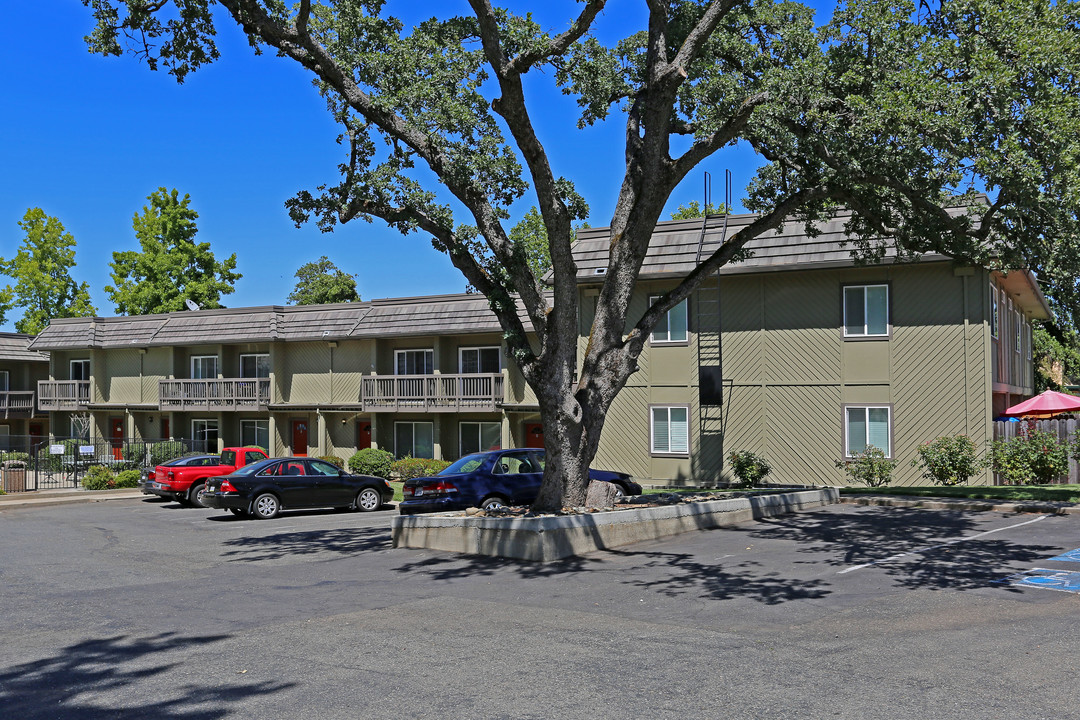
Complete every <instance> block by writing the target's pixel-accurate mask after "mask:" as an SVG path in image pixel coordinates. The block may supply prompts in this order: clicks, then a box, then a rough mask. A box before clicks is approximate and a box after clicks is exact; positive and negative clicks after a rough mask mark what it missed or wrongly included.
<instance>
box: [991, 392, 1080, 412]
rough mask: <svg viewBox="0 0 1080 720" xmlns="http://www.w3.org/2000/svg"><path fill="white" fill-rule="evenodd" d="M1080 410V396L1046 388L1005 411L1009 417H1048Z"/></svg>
mask: <svg viewBox="0 0 1080 720" xmlns="http://www.w3.org/2000/svg"><path fill="white" fill-rule="evenodd" d="M1076 410H1080V397H1076V396H1075V395H1066V394H1065V393H1059V392H1054V391H1053V390H1046V391H1045V392H1042V393H1039V394H1038V395H1036V396H1035V397H1033V398H1031V399H1030V400H1025V401H1024V402H1022V403H1019V404H1017V405H1013V406H1012V407H1011V408H1009V409H1008V410H1006V411H1005V414H1006V415H1008V416H1009V417H1034V418H1048V417H1053V416H1055V415H1060V414H1061V413H1067V412H1073V411H1076Z"/></svg>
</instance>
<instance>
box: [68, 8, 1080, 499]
mask: <svg viewBox="0 0 1080 720" xmlns="http://www.w3.org/2000/svg"><path fill="white" fill-rule="evenodd" d="M84 2H85V3H86V4H88V5H92V7H93V9H94V14H95V17H96V19H97V27H96V28H95V31H94V33H93V34H92V35H91V36H90V37H89V39H88V41H89V44H90V47H91V49H92V50H94V51H97V52H101V53H106V54H119V53H120V52H122V50H123V48H122V47H121V39H122V38H132V39H133V40H131V41H130V42H133V43H136V44H135V46H134V47H133V48H132V49H133V50H135V52H136V53H137V54H138V55H140V56H142V57H145V58H147V60H148V62H149V63H150V64H151V67H158V66H163V67H165V68H167V70H168V71H169V72H170V73H172V74H173V75H175V76H176V78H177V79H178V80H183V78H184V77H185V76H186V74H187V73H188V72H190V71H192V70H195V69H197V68H199V67H200V66H201V65H203V64H205V63H207V62H211V61H213V60H214V59H215V58H216V57H217V48H216V46H215V44H214V33H215V32H216V28H215V25H214V23H215V16H214V15H213V14H212V13H211V11H210V5H209V2H208V0H185V2H176V3H175V5H173V4H171V3H169V2H167V1H166V0H163V1H162V2H160V3H154V4H152V5H147V4H146V3H145V2H142V1H141V0H140V1H139V2H137V3H136V2H135V1H134V0H132V2H131V4H130V7H128V6H126V5H125V4H124V3H123V2H121V0H84ZM217 4H220V5H221V6H222V7H224V8H225V10H226V11H227V12H228V13H229V16H231V18H232V19H233V21H235V22H236V23H237V24H238V25H239V26H240V27H241V28H242V29H243V30H244V32H246V33H247V34H248V37H249V40H250V42H251V44H252V45H253V46H255V47H256V48H259V49H261V48H264V47H269V48H270V49H272V50H273V51H275V52H276V53H278V54H280V55H282V56H284V57H287V58H291V59H292V60H294V61H296V62H298V63H299V64H300V65H302V66H303V67H304V68H306V69H308V70H309V71H311V72H312V73H313V75H314V78H315V83H316V86H317V87H318V88H319V89H320V91H321V92H322V93H323V95H324V97H325V99H326V101H327V103H328V106H329V108H330V110H331V112H332V113H333V114H334V117H335V118H336V120H337V121H338V122H339V123H341V125H342V127H343V135H342V137H343V138H345V139H346V140H347V147H348V155H347V157H346V159H345V161H344V162H343V163H342V165H341V166H340V167H341V173H342V174H341V178H340V180H339V181H337V182H334V183H328V184H327V185H324V186H321V187H319V188H318V189H317V190H316V192H314V193H312V192H309V191H302V192H300V193H299V194H298V195H297V196H296V197H295V198H293V199H292V200H291V201H289V202H288V203H287V205H288V207H289V209H290V212H291V214H292V217H293V219H294V220H295V221H296V222H298V223H301V222H305V221H308V220H310V219H312V218H314V220H315V222H317V223H318V224H319V226H320V227H322V228H323V229H324V230H329V229H331V228H332V227H333V226H334V225H335V224H336V223H339V222H348V221H350V220H352V219H354V218H357V217H360V218H364V219H370V218H372V217H378V218H381V219H383V220H384V221H386V222H387V223H389V224H390V225H392V226H393V227H396V228H398V229H400V230H401V231H403V232H411V231H414V230H420V231H422V232H424V233H427V234H429V235H430V236H431V237H432V238H433V244H434V246H435V247H436V248H437V249H439V250H441V251H443V252H445V253H447V254H448V256H449V258H450V260H451V261H452V262H453V263H454V265H455V266H456V267H457V268H458V269H459V270H460V271H461V272H462V274H464V275H465V278H466V280H467V281H468V282H469V283H470V284H471V285H472V286H473V287H475V288H476V289H477V290H478V291H479V292H482V293H483V294H484V295H486V296H487V298H488V299H489V302H490V306H491V309H492V311H493V312H494V313H495V315H496V316H497V317H498V319H499V323H500V325H501V327H502V329H503V337H504V341H505V343H506V346H507V349H508V352H509V354H510V355H511V356H512V358H513V360H514V362H515V363H516V364H517V366H518V367H519V368H520V369H521V372H522V374H523V375H524V377H525V379H526V381H527V382H528V383H529V385H530V387H531V388H532V389H533V391H534V393H535V395H536V398H537V402H538V404H539V406H540V414H541V417H542V420H543V423H544V438H545V444H546V448H547V452H548V462H547V464H546V467H545V471H544V481H543V485H542V487H541V490H540V494H539V497H538V499H537V501H536V503H535V505H534V507H536V508H537V509H541V510H549V509H556V508H558V507H559V506H560V505H562V504H563V503H564V502H565V503H566V504H579V503H580V502H581V501H582V500H583V498H584V495H585V486H586V484H587V480H588V474H587V469H588V465H589V463H590V462H591V460H592V459H593V457H594V455H595V453H596V449H597V446H598V444H599V441H600V435H601V432H602V431H603V427H604V422H605V420H606V417H607V413H608V409H609V408H610V407H611V403H612V402H613V401H614V399H615V397H616V395H617V394H618V393H619V391H620V390H621V389H622V388H623V386H624V385H625V384H626V382H627V380H628V378H629V377H630V375H631V374H632V373H634V372H635V371H636V370H637V366H638V365H637V363H638V358H639V356H640V354H641V352H642V349H643V348H644V346H645V342H646V338H648V336H649V332H650V330H651V329H652V328H653V327H654V326H655V324H656V323H657V322H658V321H659V320H660V318H661V317H663V316H664V315H665V313H667V311H668V310H670V309H672V308H673V307H674V306H675V305H676V304H678V303H680V302H682V301H683V300H684V299H686V298H687V297H688V296H689V295H690V293H691V292H693V290H694V289H695V288H696V287H697V286H698V285H699V284H700V282H701V281H702V279H703V278H705V277H708V276H710V275H711V274H712V273H714V272H715V271H716V270H717V269H718V268H719V267H721V266H723V265H724V264H726V263H728V262H729V261H731V260H733V259H737V258H740V257H745V255H746V252H745V250H744V248H745V246H746V243H747V242H749V241H750V240H751V239H753V238H755V237H757V236H759V235H761V234H762V233H765V232H768V231H770V230H772V229H774V228H776V227H777V226H779V225H780V224H781V223H782V222H784V221H785V220H787V219H795V220H803V221H806V222H807V232H809V233H813V232H814V229H813V226H812V225H811V223H812V222H813V221H816V220H819V219H823V218H825V217H828V216H829V215H830V213H831V211H832V210H834V209H835V208H836V207H837V206H838V205H845V206H847V207H849V208H851V210H852V211H853V216H852V219H851V221H850V222H849V223H848V224H847V227H846V231H847V232H848V233H849V235H850V237H851V238H852V248H853V250H854V251H855V252H856V253H857V254H859V255H860V257H862V258H864V259H866V260H870V261H872V260H876V259H880V258H882V257H884V256H885V254H886V252H889V251H892V250H894V249H895V252H896V254H897V256H898V257H899V258H900V259H908V258H911V257H913V256H915V255H917V254H919V253H923V252H927V251H936V252H942V253H945V254H948V255H951V256H953V257H956V258H958V259H959V260H960V261H962V262H969V263H976V264H981V265H987V266H991V267H996V268H1012V267H1021V266H1027V267H1032V268H1035V269H1036V270H1040V271H1041V270H1044V269H1046V270H1050V269H1052V270H1053V272H1055V273H1060V274H1062V276H1063V277H1064V276H1065V275H1066V274H1067V273H1069V272H1072V273H1073V275H1076V270H1077V269H1078V263H1077V259H1076V256H1077V253H1076V246H1075V244H1069V243H1066V242H1063V241H1062V239H1063V238H1077V237H1080V233H1077V232H1076V231H1077V227H1078V223H1080V220H1078V219H1077V218H1078V213H1077V209H1078V206H1080V192H1078V187H1077V185H1078V182H1077V177H1076V173H1075V161H1074V158H1076V157H1080V101H1078V100H1080V88H1078V83H1080V43H1078V28H1077V22H1078V21H1077V18H1078V17H1080V13H1078V12H1077V10H1078V6H1077V5H1076V3H1074V2H1069V1H1067V0H1059V1H1057V2H1052V1H1051V0H945V1H943V2H940V3H920V4H919V6H918V8H916V7H915V5H913V4H912V3H909V2H904V1H903V0H900V1H898V2H894V3H881V2H877V1H876V0H850V1H849V2H846V3H844V4H841V5H840V6H839V7H838V8H837V10H836V12H835V13H834V14H833V16H832V19H831V20H830V22H829V23H828V24H827V25H825V26H823V27H821V28H816V27H815V26H814V22H813V11H812V10H811V9H810V8H808V7H806V6H803V5H800V4H798V3H794V2H774V1H773V0H742V1H740V0H708V1H706V0H647V2H646V6H647V11H648V17H647V20H646V21H645V22H644V24H643V25H642V26H641V27H640V28H638V29H635V30H634V31H633V32H631V33H630V34H628V35H626V36H625V37H623V38H622V39H620V40H618V41H616V42H614V43H611V44H605V43H604V42H602V41H601V39H600V38H601V37H602V36H604V37H607V36H608V35H607V34H601V33H596V34H593V33H592V32H591V30H592V28H593V25H594V23H595V22H597V19H598V16H599V15H600V12H601V10H603V9H604V7H605V5H606V2H605V0H588V1H587V2H583V3H574V4H572V5H571V4H568V7H572V8H573V9H572V10H571V11H570V12H571V16H570V17H569V18H568V22H567V23H566V24H565V26H564V27H565V29H562V30H560V31H557V32H553V33H549V32H546V31H544V29H543V28H541V27H540V26H538V25H537V23H536V22H535V21H534V20H533V19H532V17H531V16H529V15H520V14H518V13H515V12H514V11H512V10H507V9H502V8H499V9H496V8H494V7H492V5H491V4H490V0H469V6H470V8H471V11H472V14H471V15H468V16H463V17H448V18H432V19H430V20H427V21H424V22H422V23H420V24H419V25H417V26H416V27H414V28H410V29H407V30H406V29H405V28H404V25H403V23H401V22H400V21H399V20H398V19H396V18H394V17H392V16H390V15H389V14H387V10H386V7H387V6H386V5H384V4H382V3H372V2H366V1H364V0H337V1H336V2H333V1H328V2H326V3H320V4H312V3H310V2H309V0H300V1H299V2H298V3H296V4H294V5H286V4H282V3H279V2H277V0H218V3H217ZM613 14H618V13H613ZM218 17H220V16H218ZM530 73H533V74H535V75H537V76H538V77H537V78H536V83H540V82H543V81H544V79H545V78H552V79H553V80H554V82H555V83H556V85H557V86H558V88H557V89H560V90H562V91H563V92H565V93H566V94H568V95H570V96H572V97H573V98H575V99H576V101H577V103H578V105H579V107H580V109H581V113H580V116H579V117H578V119H577V122H578V126H579V127H585V126H587V125H590V124H593V123H596V122H599V121H602V120H605V119H608V118H609V117H612V116H619V117H621V119H622V121H623V122H624V123H625V134H624V135H623V137H624V139H625V140H624V141H625V148H624V154H623V156H624V158H625V164H624V167H623V176H622V178H621V180H620V184H619V194H618V199H617V201H616V204H615V210H614V212H613V215H612V217H611V219H610V223H609V225H610V227H609V233H610V244H609V248H610V253H609V261H608V267H607V272H606V273H605V275H604V279H603V285H602V287H601V289H600V293H599V296H598V297H597V298H596V302H595V310H594V312H593V316H592V327H591V330H590V334H589V342H588V346H587V349H586V350H585V351H584V353H583V355H582V357H580V358H579V357H578V349H577V348H578V337H577V335H578V321H579V320H578V318H579V308H578V288H577V277H576V266H575V263H574V261H573V256H572V252H571V242H572V240H573V236H574V233H573V224H574V221H575V220H578V219H581V218H584V217H586V216H587V214H588V207H587V205H586V203H585V200H584V199H583V198H582V197H581V196H580V195H579V194H578V193H577V192H576V191H575V189H574V185H573V183H572V182H571V180H569V179H567V178H565V177H563V176H561V175H559V174H558V172H557V171H556V169H555V168H553V167H552V164H551V162H550V158H549V157H548V154H547V153H546V151H545V149H544V145H543V143H542V142H541V139H540V137H539V134H538V131H537V128H536V126H535V125H534V124H533V120H532V116H531V114H530V107H529V105H528V103H527V101H526V93H525V90H524V88H525V77H526V76H527V75H528V74H530ZM529 82H533V79H531V78H530V80H529ZM530 92H531V93H532V92H533V86H530ZM534 110H535V109H534ZM735 143H744V144H745V145H746V146H749V147H752V148H753V149H754V150H755V151H756V152H757V153H758V155H759V156H760V157H761V158H763V160H764V165H763V166H762V167H760V168H759V170H758V171H757V173H756V175H755V177H754V178H753V180H752V181H751V183H750V185H749V187H748V188H747V197H746V198H745V200H744V201H743V204H744V205H745V206H746V207H747V209H749V210H750V211H752V212H755V213H758V217H757V219H755V220H754V221H753V222H750V223H747V224H746V225H744V226H742V227H741V228H740V229H739V230H737V231H735V232H733V233H731V234H730V235H729V236H728V237H727V238H726V239H725V241H724V242H723V243H722V244H721V245H720V246H719V247H718V248H717V249H716V251H715V252H714V253H713V254H712V255H711V256H709V257H706V258H703V260H702V262H701V264H700V265H699V266H698V267H697V268H696V269H695V270H693V271H692V272H691V273H689V274H688V275H687V276H686V277H685V278H683V279H681V280H679V281H678V282H675V283H673V284H674V286H673V287H672V288H671V289H670V290H669V291H668V292H666V293H664V294H662V295H661V296H659V297H658V298H657V299H656V300H655V302H653V303H652V305H651V306H650V307H649V308H648V309H647V310H646V311H645V313H644V314H643V315H642V316H640V317H631V316H630V315H629V306H630V302H629V301H630V298H631V297H632V295H633V293H634V291H635V287H636V285H637V279H638V275H639V273H640V270H641V266H642V262H643V260H644V258H645V254H646V252H647V250H648V248H649V243H650V241H651V237H652V232H653V228H654V227H655V224H656V222H657V221H658V220H659V218H660V215H661V213H662V212H663V208H664V205H665V204H666V202H667V200H668V198H669V197H670V195H671V193H672V191H673V190H674V189H675V188H676V186H678V185H679V183H680V182H681V181H682V180H683V179H684V178H686V176H687V175H688V174H689V173H690V172H692V171H693V170H694V169H695V168H697V167H698V166H699V165H700V163H701V162H702V161H703V160H704V159H706V158H708V157H709V156H711V155H713V154H714V153H716V152H718V151H720V150H722V149H723V148H726V147H728V146H731V145H734V144H735ZM979 189H985V190H986V191H988V193H989V195H988V196H984V195H981V194H979V193H978V192H977V190H979ZM527 192H530V193H532V195H533V196H534V197H535V200H536V203H535V204H536V206H537V208H538V209H539V212H540V215H541V217H542V218H543V222H544V227H545V229H546V231H547V238H548V249H549V252H550V257H551V264H552V270H551V280H552V283H553V286H552V295H550V296H549V295H547V294H546V293H545V288H543V287H542V286H541V284H540V279H539V278H537V277H536V274H535V273H534V272H533V271H532V269H531V268H530V266H529V263H528V262H527V259H526V255H525V253H523V252H520V251H515V245H514V243H513V242H512V241H511V240H510V238H509V236H508V234H507V232H506V229H505V227H504V225H503V221H504V220H505V219H506V218H507V217H509V215H510V207H511V206H512V205H513V204H514V203H515V202H516V201H518V200H519V199H520V198H521V197H523V196H524V195H525V194H526V193H527ZM957 207H960V208H963V207H970V208H971V211H970V212H964V211H963V210H961V211H959V212H957V211H955V208H957ZM950 208H954V209H953V210H951V209H950ZM455 213H458V214H461V213H464V216H465V219H464V220H461V219H460V218H458V217H456V216H455ZM549 297H550V298H551V302H550V304H549V302H548V299H549ZM519 309H520V310H521V311H523V315H519Z"/></svg>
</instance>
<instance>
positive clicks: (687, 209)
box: [671, 200, 731, 220]
mask: <svg viewBox="0 0 1080 720" xmlns="http://www.w3.org/2000/svg"><path fill="white" fill-rule="evenodd" d="M730 212H731V211H730V210H728V207H727V205H725V204H724V203H720V204H719V205H713V204H712V203H706V204H705V211H704V212H702V210H701V205H699V204H698V201H697V200H691V201H690V202H688V203H687V204H686V205H680V206H679V209H678V210H676V211H675V212H673V213H671V219H672V220H693V219H694V218H699V217H705V215H706V214H709V215H727V214H728V213H730Z"/></svg>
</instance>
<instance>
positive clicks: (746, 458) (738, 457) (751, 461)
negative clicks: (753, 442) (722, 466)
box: [728, 450, 772, 487]
mask: <svg viewBox="0 0 1080 720" xmlns="http://www.w3.org/2000/svg"><path fill="white" fill-rule="evenodd" d="M728 461H729V462H730V463H731V471H732V472H733V473H735V477H737V478H739V482H741V483H742V484H743V485H746V486H747V487H755V486H756V485H757V484H758V483H759V482H761V481H762V480H764V479H765V476H767V475H768V474H769V473H771V472H772V466H771V465H769V463H768V462H767V461H766V460H765V458H763V457H761V456H760V455H757V454H755V453H752V452H750V451H749V450H743V451H742V452H732V453H729V454H728Z"/></svg>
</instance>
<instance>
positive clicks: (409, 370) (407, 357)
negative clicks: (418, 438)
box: [394, 350, 435, 457]
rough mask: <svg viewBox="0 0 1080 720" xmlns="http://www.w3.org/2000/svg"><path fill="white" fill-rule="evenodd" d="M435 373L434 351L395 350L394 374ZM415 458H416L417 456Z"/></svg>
mask: <svg viewBox="0 0 1080 720" xmlns="http://www.w3.org/2000/svg"><path fill="white" fill-rule="evenodd" d="M434 372H435V351H434V350H395V351H394V373H395V374H397V375H431V374H432V373H434ZM413 457H416V456H415V455H414V456H413Z"/></svg>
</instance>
